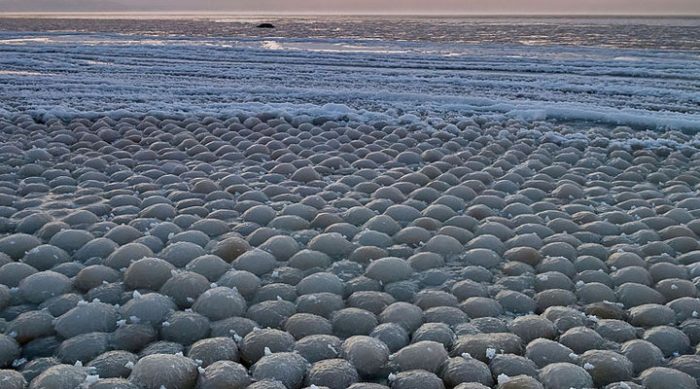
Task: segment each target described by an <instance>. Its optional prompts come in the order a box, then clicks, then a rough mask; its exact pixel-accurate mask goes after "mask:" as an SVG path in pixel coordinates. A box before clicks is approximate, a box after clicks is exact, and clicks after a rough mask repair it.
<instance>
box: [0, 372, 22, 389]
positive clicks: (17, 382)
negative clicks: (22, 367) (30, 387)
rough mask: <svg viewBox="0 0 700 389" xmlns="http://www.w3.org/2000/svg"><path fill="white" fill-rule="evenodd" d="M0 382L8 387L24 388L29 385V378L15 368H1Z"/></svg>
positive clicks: (14, 388)
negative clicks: (26, 378)
mask: <svg viewBox="0 0 700 389" xmlns="http://www.w3.org/2000/svg"><path fill="white" fill-rule="evenodd" d="M0 382H2V383H3V388H6V389H24V388H26V387H27V380H25V379H24V377H23V376H22V374H20V373H19V372H17V371H15V370H9V369H8V370H0Z"/></svg>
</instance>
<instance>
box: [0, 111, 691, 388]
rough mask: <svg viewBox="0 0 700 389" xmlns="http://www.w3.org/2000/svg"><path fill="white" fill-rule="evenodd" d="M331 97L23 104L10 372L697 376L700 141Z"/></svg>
mask: <svg viewBox="0 0 700 389" xmlns="http://www.w3.org/2000/svg"><path fill="white" fill-rule="evenodd" d="M309 112H310V113H309V114H305V115H301V114H292V113H289V112H280V111H276V112H274V111H269V112H259V113H257V114H249V113H248V114H246V113H243V112H240V113H238V114H237V115H231V116H229V117H228V118H226V119H223V118H217V117H213V116H187V115H184V114H170V115H169V117H167V118H166V117H165V116H168V115H157V116H133V115H126V114H124V113H121V114H120V115H116V114H115V115H114V117H109V116H99V115H97V114H92V115H86V116H82V117H81V116H76V115H73V117H71V118H66V117H63V118H59V117H55V116H54V117H52V116H51V115H49V114H46V115H44V116H42V117H41V118H37V117H32V116H30V115H26V114H24V115H22V114H14V115H12V116H11V117H6V118H3V119H1V120H0V179H1V180H2V183H3V185H2V186H1V187H0V330H1V331H2V333H3V334H2V335H0V368H5V370H0V382H2V384H3V388H7V389H21V388H24V387H25V386H26V385H28V386H29V388H32V389H34V388H36V389H39V388H42V389H63V388H69V387H70V388H75V387H82V388H90V389H103V388H122V389H137V388H148V389H161V388H163V387H165V388H168V389H193V388H201V389H209V388H246V387H248V388H251V389H253V388H257V389H260V388H279V389H283V388H287V389H298V388H303V387H308V388H331V389H344V388H352V389H380V388H387V387H391V388H393V389H407V388H416V387H420V388H424V389H432V388H435V389H442V388H445V387H448V388H453V387H454V388H459V389H475V388H486V387H498V388H502V389H508V388H543V387H544V388H563V387H565V388H570V387H575V388H588V387H593V386H595V387H610V388H637V387H641V386H640V385H644V387H646V388H649V389H656V388H664V389H667V388H671V387H673V388H696V387H697V383H696V380H697V379H700V375H699V374H698V370H697V366H698V364H700V357H698V355H697V347H698V343H699V342H700V318H699V317H698V312H700V300H699V299H698V290H697V283H698V279H700V278H699V277H700V266H698V264H700V244H699V243H698V235H699V234H700V224H699V223H698V216H700V199H698V185H700V161H699V160H698V155H699V154H698V144H697V140H696V139H695V137H694V136H692V135H688V134H683V133H681V132H679V131H663V132H653V133H652V132H641V131H635V130H633V129H631V128H628V127H618V128H614V129H611V128H606V127H599V128H596V127H588V128H587V129H585V130H584V129H579V128H573V127H570V126H568V125H560V124H553V123H551V122H549V121H536V120H535V121H532V120H530V121H526V120H523V119H499V120H495V119H493V118H491V117H454V118H448V119H445V120H438V119H435V118H433V119H432V121H431V122H426V121H423V120H421V119H419V118H417V117H415V116H409V115H406V116H403V117H400V118H398V119H396V120H395V121H394V122H390V121H387V120H386V118H382V117H370V116H368V115H367V114H365V115H357V114H356V113H353V112H352V111H351V110H349V109H347V108H346V107H343V106H340V105H328V106H325V107H324V108H323V109H320V110H318V111H309ZM651 134H654V136H653V137H652V136H650V135H651ZM606 385H610V386H606Z"/></svg>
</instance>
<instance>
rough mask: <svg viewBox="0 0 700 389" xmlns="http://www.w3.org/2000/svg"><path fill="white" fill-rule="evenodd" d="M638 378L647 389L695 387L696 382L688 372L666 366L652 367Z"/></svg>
mask: <svg viewBox="0 0 700 389" xmlns="http://www.w3.org/2000/svg"><path fill="white" fill-rule="evenodd" d="M639 380H640V382H641V383H642V385H644V387H645V388H648V389H664V388H679V389H693V388H697V385H698V384H697V382H696V381H695V379H694V378H693V377H691V376H690V375H689V374H686V373H683V372H682V371H678V370H674V369H671V368H668V367H652V368H649V369H647V370H644V371H643V372H642V374H640V375H639Z"/></svg>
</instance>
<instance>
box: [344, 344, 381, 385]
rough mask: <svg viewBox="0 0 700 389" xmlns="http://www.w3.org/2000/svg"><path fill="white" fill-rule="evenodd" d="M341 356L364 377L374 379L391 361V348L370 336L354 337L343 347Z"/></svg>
mask: <svg viewBox="0 0 700 389" xmlns="http://www.w3.org/2000/svg"><path fill="white" fill-rule="evenodd" d="M341 355H342V357H343V358H344V359H346V360H348V361H349V362H350V363H352V364H353V366H355V368H356V369H357V372H358V373H359V374H360V376H362V377H373V376H376V375H377V374H378V373H380V372H381V371H382V369H384V368H385V365H386V363H387V362H388V361H389V348H388V347H387V346H386V345H385V344H384V343H383V342H382V341H380V340H378V339H376V338H373V337H370V336H352V337H350V338H348V339H346V340H345V342H343V344H342V345H341Z"/></svg>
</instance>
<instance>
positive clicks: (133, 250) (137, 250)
mask: <svg viewBox="0 0 700 389" xmlns="http://www.w3.org/2000/svg"><path fill="white" fill-rule="evenodd" d="M152 256H153V251H151V249H150V248H148V247H147V246H146V245H143V244H141V243H129V244H126V245H124V246H121V247H119V248H118V249H116V250H114V251H113V252H112V253H111V254H110V255H109V256H108V257H107V259H105V262H104V264H105V265H106V266H109V267H111V268H113V269H117V270H119V269H122V268H127V267H129V265H130V264H131V262H133V261H138V260H139V259H141V258H146V257H152Z"/></svg>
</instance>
